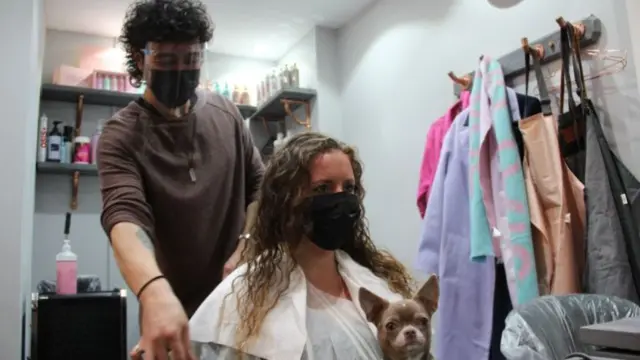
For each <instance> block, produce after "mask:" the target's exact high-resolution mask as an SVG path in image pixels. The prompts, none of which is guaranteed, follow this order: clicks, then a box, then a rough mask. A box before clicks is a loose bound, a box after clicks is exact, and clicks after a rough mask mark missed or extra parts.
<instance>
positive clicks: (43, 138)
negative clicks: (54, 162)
mask: <svg viewBox="0 0 640 360" xmlns="http://www.w3.org/2000/svg"><path fill="white" fill-rule="evenodd" d="M47 126H49V118H47V115H45V114H42V116H41V117H40V138H39V139H38V162H45V161H47Z"/></svg>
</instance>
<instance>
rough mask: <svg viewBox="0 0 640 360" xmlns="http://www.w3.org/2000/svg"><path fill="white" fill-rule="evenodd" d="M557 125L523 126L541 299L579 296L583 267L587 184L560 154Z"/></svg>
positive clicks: (542, 121)
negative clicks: (547, 296)
mask: <svg viewBox="0 0 640 360" xmlns="http://www.w3.org/2000/svg"><path fill="white" fill-rule="evenodd" d="M557 124H558V122H557V121H556V119H555V117H554V116H553V115H549V116H544V115H543V114H536V115H533V116H530V117H528V118H526V119H524V120H522V121H520V131H521V132H522V136H523V138H524V147H525V152H524V160H523V171H524V177H525V183H526V188H527V196H528V200H529V212H530V216H531V227H532V237H533V247H534V252H535V257H536V270H537V273H538V287H539V289H540V295H548V294H552V295H564V294H572V293H579V292H581V291H582V273H583V270H584V262H585V259H584V258H585V253H584V251H585V248H584V246H585V245H584V233H585V223H586V210H585V204H584V185H583V184H582V183H581V182H580V180H578V178H576V177H575V175H574V174H573V173H572V172H571V170H569V168H568V167H567V164H566V163H565V161H564V158H563V157H562V154H561V153H560V148H559V146H558V125H557Z"/></svg>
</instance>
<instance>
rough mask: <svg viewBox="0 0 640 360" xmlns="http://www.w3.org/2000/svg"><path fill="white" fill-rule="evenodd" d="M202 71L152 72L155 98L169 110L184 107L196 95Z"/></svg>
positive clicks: (152, 86)
mask: <svg viewBox="0 0 640 360" xmlns="http://www.w3.org/2000/svg"><path fill="white" fill-rule="evenodd" d="M199 82H200V70H151V81H150V83H151V84H150V86H149V87H150V89H151V92H153V96H155V97H156V99H157V100H158V101H159V102H160V103H161V104H162V105H164V106H166V107H168V108H169V109H175V108H177V107H179V106H182V105H184V104H185V103H186V102H187V101H189V100H190V99H191V98H192V97H193V95H194V94H195V93H196V88H197V87H198V83H199Z"/></svg>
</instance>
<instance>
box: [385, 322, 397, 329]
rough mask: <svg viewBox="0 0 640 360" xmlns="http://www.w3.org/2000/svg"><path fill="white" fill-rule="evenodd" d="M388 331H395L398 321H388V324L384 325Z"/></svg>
mask: <svg viewBox="0 0 640 360" xmlns="http://www.w3.org/2000/svg"><path fill="white" fill-rule="evenodd" d="M384 328H385V329H386V330H387V331H393V330H395V329H396V323H394V322H388V323H387V325H385V326H384Z"/></svg>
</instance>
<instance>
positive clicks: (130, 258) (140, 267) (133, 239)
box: [111, 222, 162, 294]
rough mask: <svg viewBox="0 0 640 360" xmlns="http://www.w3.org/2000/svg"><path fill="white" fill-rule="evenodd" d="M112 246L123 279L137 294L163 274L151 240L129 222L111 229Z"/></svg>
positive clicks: (140, 229)
mask: <svg viewBox="0 0 640 360" xmlns="http://www.w3.org/2000/svg"><path fill="white" fill-rule="evenodd" d="M111 246H112V247H113V253H114V256H115V259H116V263H117V264H118V268H120V272H121V273H122V277H123V278H124V280H125V281H126V282H127V285H129V288H130V289H131V290H132V291H133V292H135V293H136V294H137V293H138V292H139V291H140V288H141V287H142V286H144V284H145V283H147V281H149V280H150V279H152V278H154V277H156V276H158V275H161V274H162V273H161V272H160V269H159V268H158V264H157V263H156V259H155V256H154V255H153V245H152V244H151V240H150V239H149V236H148V235H147V234H146V233H145V231H144V230H142V228H140V227H139V226H137V225H135V224H132V223H127V222H123V223H119V224H117V225H115V226H114V227H113V228H112V229H111ZM145 292H146V290H145Z"/></svg>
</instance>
